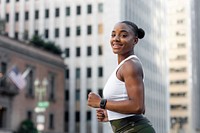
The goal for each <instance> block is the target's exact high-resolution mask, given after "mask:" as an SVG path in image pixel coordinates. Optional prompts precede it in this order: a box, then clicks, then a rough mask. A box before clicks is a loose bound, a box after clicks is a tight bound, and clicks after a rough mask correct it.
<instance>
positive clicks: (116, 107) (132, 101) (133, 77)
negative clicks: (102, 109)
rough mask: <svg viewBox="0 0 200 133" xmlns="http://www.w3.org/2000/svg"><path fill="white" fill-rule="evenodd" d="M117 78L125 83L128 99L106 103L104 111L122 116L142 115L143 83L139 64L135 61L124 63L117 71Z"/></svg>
mask: <svg viewBox="0 0 200 133" xmlns="http://www.w3.org/2000/svg"><path fill="white" fill-rule="evenodd" d="M117 77H118V78H119V79H120V80H122V81H124V82H125V85H126V89H127V94H128V97H129V99H128V100H124V101H107V104H106V109H107V110H111V111H115V112H118V113H124V114H130V113H134V114H141V113H144V110H145V109H144V108H145V107H144V83H143V71H142V68H141V64H140V63H139V62H138V61H137V60H130V61H127V62H125V63H124V65H122V67H121V68H120V69H119V70H118V72H117Z"/></svg>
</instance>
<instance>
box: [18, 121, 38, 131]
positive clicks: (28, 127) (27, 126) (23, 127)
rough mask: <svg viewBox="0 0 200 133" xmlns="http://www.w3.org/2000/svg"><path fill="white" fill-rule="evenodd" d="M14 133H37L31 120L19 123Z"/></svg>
mask: <svg viewBox="0 0 200 133" xmlns="http://www.w3.org/2000/svg"><path fill="white" fill-rule="evenodd" d="M16 133H39V132H38V130H37V129H36V127H35V126H34V124H33V122H32V121H31V120H24V121H22V122H21V124H20V126H19V129H18V130H17V132H16Z"/></svg>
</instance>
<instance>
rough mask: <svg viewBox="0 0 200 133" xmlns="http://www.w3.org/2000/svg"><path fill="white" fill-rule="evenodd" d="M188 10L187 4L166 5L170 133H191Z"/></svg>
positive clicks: (182, 0)
mask: <svg viewBox="0 0 200 133" xmlns="http://www.w3.org/2000/svg"><path fill="white" fill-rule="evenodd" d="M177 5H178V6H177ZM189 7H190V1H188V0H181V1H180V0H175V1H174V0H169V1H168V15H167V16H168V28H167V29H168V46H169V75H170V76H169V79H170V85H169V90H170V119H171V133H176V132H183V133H188V132H191V121H190V120H191V112H190V110H191V106H190V101H191V96H190V91H191V86H190V66H189V60H190V46H191V43H190V35H191V34H190V19H187V18H190V8H189Z"/></svg>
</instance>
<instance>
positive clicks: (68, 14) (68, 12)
mask: <svg viewBox="0 0 200 133" xmlns="http://www.w3.org/2000/svg"><path fill="white" fill-rule="evenodd" d="M66 16H70V7H66Z"/></svg>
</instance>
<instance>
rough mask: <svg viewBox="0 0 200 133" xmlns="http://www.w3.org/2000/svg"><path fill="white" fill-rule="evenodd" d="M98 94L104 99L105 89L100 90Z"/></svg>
mask: <svg viewBox="0 0 200 133" xmlns="http://www.w3.org/2000/svg"><path fill="white" fill-rule="evenodd" d="M98 94H99V95H100V96H101V97H103V89H99V90H98Z"/></svg>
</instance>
